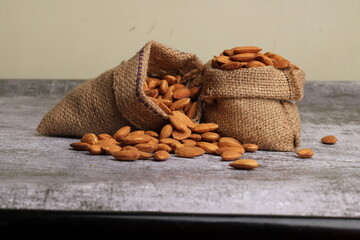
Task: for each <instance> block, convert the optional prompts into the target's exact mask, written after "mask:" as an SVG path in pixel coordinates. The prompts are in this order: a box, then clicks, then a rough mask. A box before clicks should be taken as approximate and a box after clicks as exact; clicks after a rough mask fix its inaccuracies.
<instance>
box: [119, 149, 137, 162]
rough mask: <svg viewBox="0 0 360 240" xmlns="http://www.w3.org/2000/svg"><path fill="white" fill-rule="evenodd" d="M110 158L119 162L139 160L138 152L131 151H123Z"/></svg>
mask: <svg viewBox="0 0 360 240" xmlns="http://www.w3.org/2000/svg"><path fill="white" fill-rule="evenodd" d="M112 156H113V157H114V158H115V159H116V160H121V161H135V160H137V159H139V157H140V152H139V151H131V150H125V151H118V152H115V153H113V154H112Z"/></svg>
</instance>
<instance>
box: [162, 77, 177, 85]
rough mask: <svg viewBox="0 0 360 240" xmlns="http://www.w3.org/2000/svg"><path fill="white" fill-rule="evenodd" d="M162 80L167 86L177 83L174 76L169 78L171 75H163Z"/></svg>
mask: <svg viewBox="0 0 360 240" xmlns="http://www.w3.org/2000/svg"><path fill="white" fill-rule="evenodd" d="M163 80H166V81H167V82H168V84H169V85H173V84H176V83H178V79H177V78H176V77H175V76H171V75H165V76H164V77H163Z"/></svg>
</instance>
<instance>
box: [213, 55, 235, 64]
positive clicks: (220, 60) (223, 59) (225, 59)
mask: <svg viewBox="0 0 360 240" xmlns="http://www.w3.org/2000/svg"><path fill="white" fill-rule="evenodd" d="M216 62H217V63H218V64H219V65H222V64H225V63H229V62H231V60H230V57H228V56H218V57H216Z"/></svg>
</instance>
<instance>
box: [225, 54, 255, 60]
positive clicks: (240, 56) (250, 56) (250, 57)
mask: <svg viewBox="0 0 360 240" xmlns="http://www.w3.org/2000/svg"><path fill="white" fill-rule="evenodd" d="M255 58H256V53H240V54H235V55H234V56H231V57H230V59H231V60H233V61H238V62H250V61H253V60H255Z"/></svg>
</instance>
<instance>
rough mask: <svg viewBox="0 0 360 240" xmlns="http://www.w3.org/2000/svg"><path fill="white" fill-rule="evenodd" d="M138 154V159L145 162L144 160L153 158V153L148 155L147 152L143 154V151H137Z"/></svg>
mask: <svg viewBox="0 0 360 240" xmlns="http://www.w3.org/2000/svg"><path fill="white" fill-rule="evenodd" d="M139 153H140V156H139V158H138V159H141V160H146V159H149V158H152V157H153V156H154V154H153V153H148V152H143V151H139Z"/></svg>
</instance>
